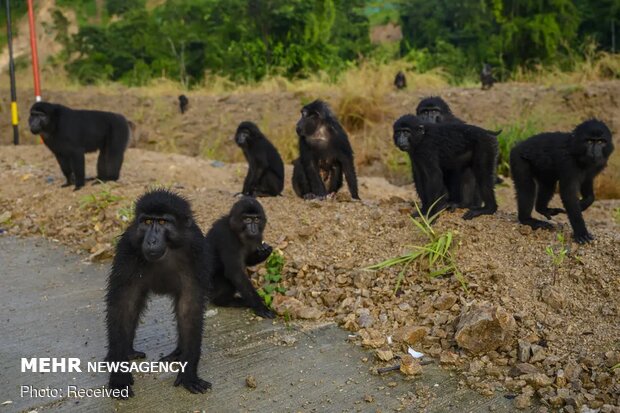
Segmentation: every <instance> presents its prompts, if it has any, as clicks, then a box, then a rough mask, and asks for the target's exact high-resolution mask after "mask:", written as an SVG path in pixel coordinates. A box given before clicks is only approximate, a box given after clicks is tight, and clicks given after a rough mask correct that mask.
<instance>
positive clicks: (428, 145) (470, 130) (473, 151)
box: [394, 115, 497, 219]
mask: <svg viewBox="0 0 620 413" xmlns="http://www.w3.org/2000/svg"><path fill="white" fill-rule="evenodd" d="M394 143H395V144H396V146H397V147H398V148H399V149H400V150H402V151H406V152H407V153H408V154H409V157H410V158H411V166H412V169H413V180H414V183H415V187H416V191H417V192H418V195H419V196H420V200H421V201H422V208H421V212H422V213H423V214H427V213H429V212H430V215H434V214H435V213H436V212H438V211H440V210H441V209H443V208H444V207H460V206H461V205H455V202H456V201H455V200H456V199H460V194H459V192H460V189H461V187H462V185H461V182H462V172H463V171H464V170H465V169H467V168H471V170H472V171H473V174H474V177H475V179H476V183H477V185H478V187H479V188H480V194H481V197H482V200H483V202H484V206H483V207H470V208H469V210H468V211H467V212H466V213H465V214H464V215H463V218H464V219H472V218H475V217H477V216H479V215H485V214H494V213H495V211H496V210H497V203H496V201H495V193H494V191H493V180H494V177H495V175H494V171H495V160H496V158H497V139H495V137H494V136H493V135H492V134H491V133H490V132H489V131H487V130H485V129H482V128H478V127H476V126H472V125H463V124H456V123H455V124H446V123H426V122H423V121H422V120H421V119H419V118H418V117H416V116H414V115H404V116H402V117H401V118H400V119H398V120H397V121H396V123H394ZM446 173H449V174H452V180H451V181H450V185H451V187H446V183H445V182H446V181H445V179H444V175H445V174H446ZM446 195H448V197H446ZM435 202H436V203H435ZM433 203H435V205H434V206H433V208H432V209H431V205H433Z"/></svg>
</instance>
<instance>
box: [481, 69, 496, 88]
mask: <svg viewBox="0 0 620 413" xmlns="http://www.w3.org/2000/svg"><path fill="white" fill-rule="evenodd" d="M480 83H481V84H482V90H486V89H491V88H492V87H493V84H494V83H495V78H494V77H493V68H492V67H491V65H490V64H488V63H485V64H483V65H482V70H480Z"/></svg>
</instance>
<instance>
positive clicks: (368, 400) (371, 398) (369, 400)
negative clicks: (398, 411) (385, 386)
mask: <svg viewBox="0 0 620 413" xmlns="http://www.w3.org/2000/svg"><path fill="white" fill-rule="evenodd" d="M374 400H375V398H374V397H372V396H371V395H370V394H365V395H364V401H365V402H366V403H372V402H373V401H374Z"/></svg>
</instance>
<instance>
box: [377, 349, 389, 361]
mask: <svg viewBox="0 0 620 413" xmlns="http://www.w3.org/2000/svg"><path fill="white" fill-rule="evenodd" d="M375 354H376V355H377V358H378V359H379V360H381V361H390V360H392V359H393V358H394V353H392V350H389V349H388V350H377V351H376V353H375Z"/></svg>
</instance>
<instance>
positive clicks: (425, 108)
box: [415, 96, 465, 123]
mask: <svg viewBox="0 0 620 413" xmlns="http://www.w3.org/2000/svg"><path fill="white" fill-rule="evenodd" d="M415 113H416V115H417V116H418V117H419V118H420V119H421V120H422V121H424V122H430V123H465V122H463V121H462V120H461V119H459V118H457V117H456V116H455V115H454V113H452V109H450V105H448V103H447V102H446V101H445V100H443V99H442V98H441V97H439V96H429V97H427V98H424V99H422V100H421V101H420V103H418V107H417V108H416V110H415Z"/></svg>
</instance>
